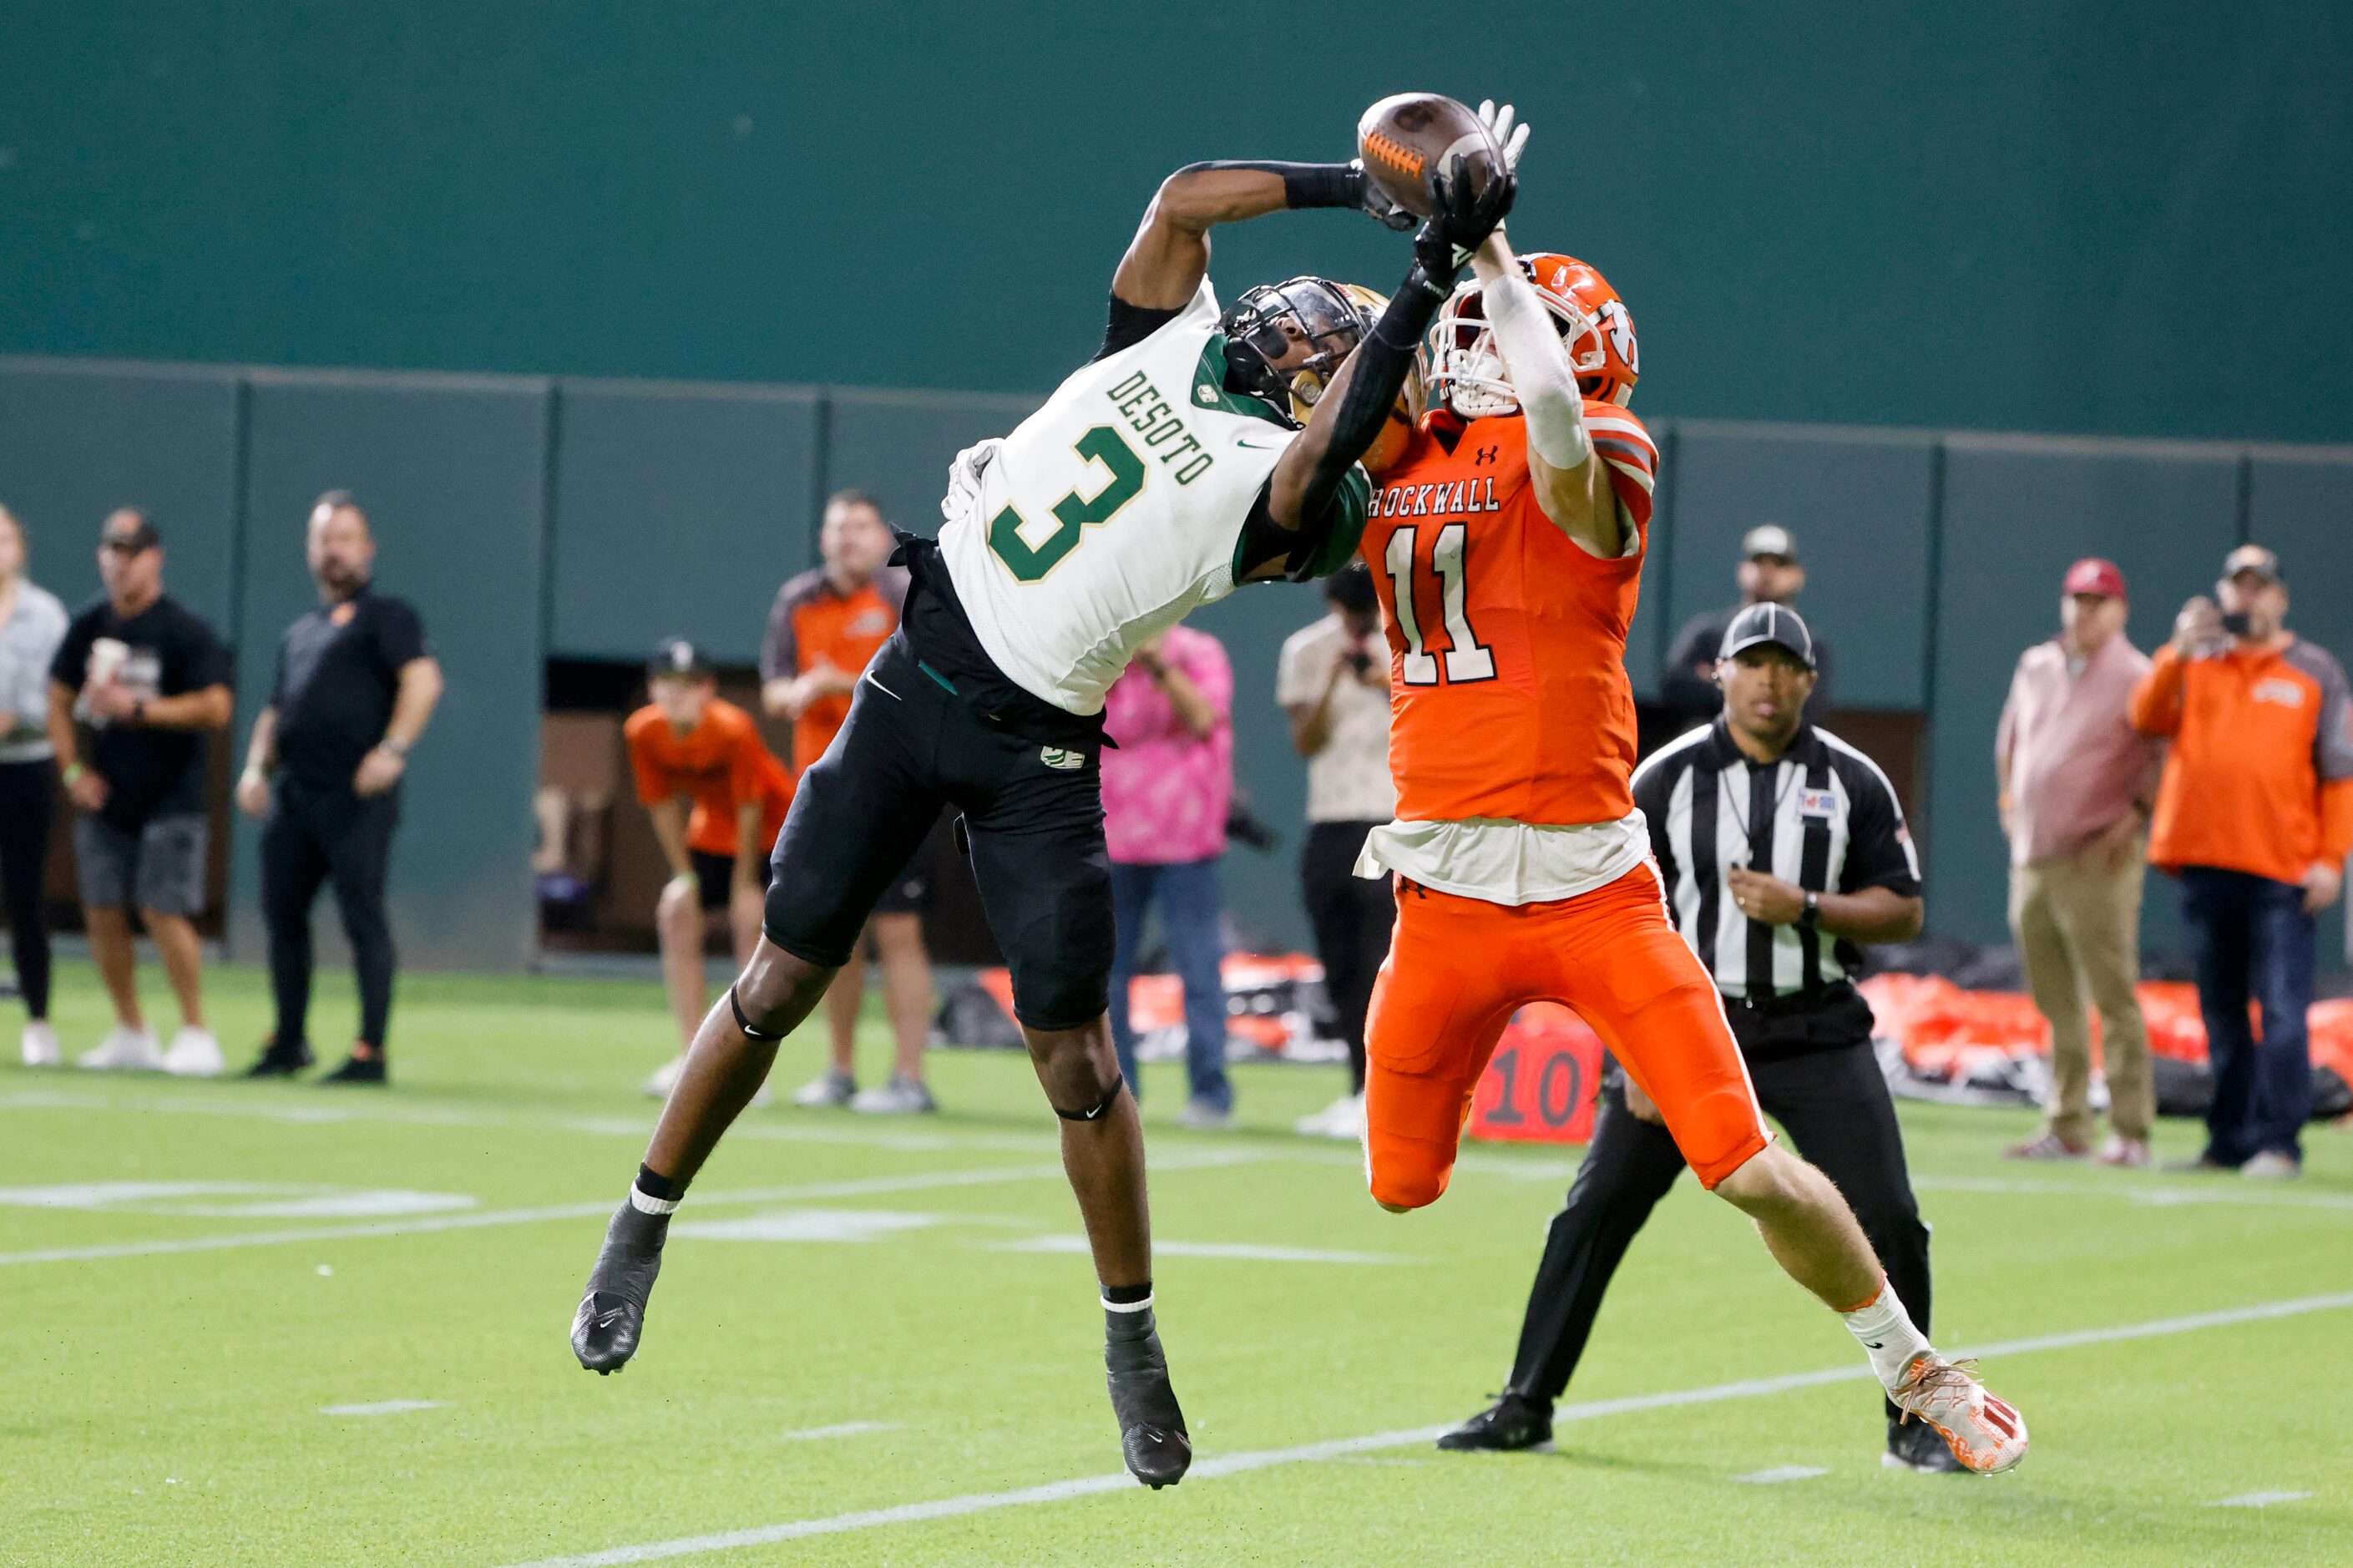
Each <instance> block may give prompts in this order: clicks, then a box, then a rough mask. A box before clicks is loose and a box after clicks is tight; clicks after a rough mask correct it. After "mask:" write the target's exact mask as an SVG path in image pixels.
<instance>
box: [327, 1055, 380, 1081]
mask: <svg viewBox="0 0 2353 1568" xmlns="http://www.w3.org/2000/svg"><path fill="white" fill-rule="evenodd" d="M391 1081H392V1075H391V1074H390V1073H389V1072H388V1071H386V1070H385V1065H384V1058H382V1057H380V1056H378V1057H346V1058H343V1066H341V1067H339V1068H336V1069H335V1070H334V1071H332V1072H322V1073H321V1074H320V1075H319V1076H318V1077H317V1078H314V1079H311V1082H312V1083H365V1084H388V1083H390V1082H391Z"/></svg>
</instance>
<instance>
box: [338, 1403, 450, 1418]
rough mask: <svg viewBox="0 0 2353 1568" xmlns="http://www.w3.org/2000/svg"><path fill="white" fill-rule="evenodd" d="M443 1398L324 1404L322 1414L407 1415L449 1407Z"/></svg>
mask: <svg viewBox="0 0 2353 1568" xmlns="http://www.w3.org/2000/svg"><path fill="white" fill-rule="evenodd" d="M447 1408H448V1401H447V1400H442V1399H378V1400H374V1401H372V1402H370V1403H368V1404H365V1405H321V1406H319V1414H320V1415H406V1414H407V1413H408V1412H409V1411H412V1410H442V1409H447Z"/></svg>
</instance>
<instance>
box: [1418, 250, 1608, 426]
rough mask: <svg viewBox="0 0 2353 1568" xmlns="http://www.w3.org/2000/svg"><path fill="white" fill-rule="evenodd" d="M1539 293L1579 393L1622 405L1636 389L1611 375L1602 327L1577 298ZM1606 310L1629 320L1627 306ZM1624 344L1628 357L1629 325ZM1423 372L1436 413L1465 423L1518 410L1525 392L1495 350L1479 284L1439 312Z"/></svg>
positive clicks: (1528, 264)
mask: <svg viewBox="0 0 2353 1568" xmlns="http://www.w3.org/2000/svg"><path fill="white" fill-rule="evenodd" d="M1519 263H1520V270H1521V271H1522V272H1524V273H1525V274H1526V275H1527V278H1528V280H1529V282H1530V283H1532V284H1534V283H1535V280H1536V268H1535V263H1533V262H1532V261H1530V260H1529V259H1528V258H1526V257H1521V258H1519ZM1535 293H1536V298H1537V299H1538V300H1542V301H1543V302H1544V307H1545V310H1546V311H1547V312H1549V313H1550V315H1551V316H1552V319H1553V323H1554V325H1555V326H1556V327H1557V328H1558V329H1559V331H1560V335H1561V341H1562V342H1563V343H1564V344H1565V345H1566V346H1567V351H1568V363H1569V369H1570V371H1571V372H1572V373H1573V374H1575V375H1576V377H1577V390H1578V391H1579V392H1581V393H1582V394H1584V395H1586V396H1588V397H1592V398H1598V399H1599V400H1601V401H1602V402H1605V403H1614V404H1617V405H1620V406H1621V407H1622V406H1623V405H1625V404H1626V403H1627V402H1628V401H1629V399H1630V398H1631V396H1632V395H1633V391H1634V385H1633V383H1632V382H1630V381H1626V380H1622V379H1620V378H1619V377H1618V376H1616V375H1613V374H1610V367H1609V353H1608V352H1607V350H1606V349H1605V348H1604V347H1603V344H1602V338H1601V334H1602V332H1603V331H1604V330H1605V326H1604V323H1603V322H1602V321H1601V320H1600V319H1599V318H1597V317H1595V316H1593V315H1591V314H1589V313H1588V312H1587V311H1586V310H1585V309H1584V308H1583V307H1582V306H1581V305H1579V304H1578V303H1577V301H1576V300H1573V299H1568V298H1566V297H1564V296H1563V295H1561V294H1558V293H1556V292H1555V291H1554V290H1552V289H1547V288H1545V287H1543V286H1542V285H1540V284H1538V285H1537V286H1536V290H1535ZM1604 310H1605V311H1614V312H1616V314H1617V316H1618V317H1620V318H1624V317H1625V307H1624V306H1623V305H1621V304H1620V303H1618V301H1617V300H1614V299H1613V300H1610V301H1609V304H1608V305H1606V306H1605V307H1604ZM1622 338H1623V349H1622V351H1621V352H1624V353H1629V354H1630V353H1631V352H1632V348H1633V336H1632V331H1631V323H1630V321H1628V322H1627V326H1626V330H1625V331H1624V332H1623V334H1622ZM1421 370H1422V380H1423V382H1424V383H1425V384H1427V386H1428V388H1429V398H1430V406H1431V407H1432V408H1443V409H1445V410H1447V411H1448V412H1449V413H1451V414H1452V415H1453V416H1455V417H1456V418H1458V419H1462V420H1466V421H1467V420H1472V419H1492V418H1494V417H1496V416H1501V415H1506V414H1516V413H1518V412H1519V407H1520V399H1519V394H1518V393H1517V392H1515V391H1514V389H1513V386H1512V374H1511V371H1510V369H1509V368H1508V367H1507V366H1506V365H1505V364H1504V356H1503V353H1502V351H1501V350H1499V349H1498V348H1497V347H1496V346H1495V330H1494V328H1493V327H1492V326H1491V325H1489V324H1488V321H1487V311H1486V307H1485V304H1484V302H1483V301H1482V299H1481V297H1480V291H1479V285H1478V283H1477V281H1476V280H1473V279H1466V280H1464V281H1463V283H1462V284H1461V286H1459V287H1458V288H1457V289H1455V290H1454V292H1453V293H1452V294H1451V295H1449V296H1448V297H1447V300H1446V303H1445V305H1444V306H1443V307H1441V308H1440V310H1439V313H1438V321H1437V322H1436V323H1435V324H1434V325H1432V327H1431V328H1430V335H1429V337H1427V338H1426V339H1424V340H1423V342H1422V347H1421Z"/></svg>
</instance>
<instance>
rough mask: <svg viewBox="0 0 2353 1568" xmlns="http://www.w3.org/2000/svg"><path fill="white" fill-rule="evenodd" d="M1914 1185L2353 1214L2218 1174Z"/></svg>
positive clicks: (2339, 1199) (1918, 1182)
mask: <svg viewBox="0 0 2353 1568" xmlns="http://www.w3.org/2000/svg"><path fill="white" fill-rule="evenodd" d="M1912 1184H1913V1186H1915V1188H1918V1189H1919V1190H1920V1191H1922V1192H1946V1193H1986V1194H1995V1195H1998V1196H2002V1197H2036V1198H2118V1199H2122V1200H2123V1201H2124V1202H2126V1203H2128V1204H2139V1205H2144V1206H2146V1207H2148V1208H2185V1207H2189V1206H2191V1205H2198V1204H2236V1205H2245V1206H2247V1207H2249V1208H2290V1209H2335V1210H2337V1211H2339V1212H2341V1213H2347V1214H2353V1193H2282V1192H2266V1191H2263V1190H2261V1189H2257V1190H2254V1191H2250V1190H2249V1184H2247V1183H2245V1182H2244V1181H2242V1179H2241V1178H2238V1177H2233V1176H2214V1177H2211V1178H2208V1179H2207V1181H2205V1182H2201V1183H2198V1184H2176V1185H2172V1186H2163V1187H2155V1186H2142V1185H2139V1184H2136V1183H2134V1182H2132V1181H2131V1180H2130V1179H2129V1178H2127V1179H2126V1180H2123V1181H2117V1182H2105V1183H2092V1182H2050V1181H2035V1180H2032V1179H2031V1178H2021V1177H2015V1176H1936V1175H1915V1176H1914V1177H1913V1178H1912Z"/></svg>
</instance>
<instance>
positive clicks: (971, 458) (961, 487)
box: [940, 436, 1005, 522]
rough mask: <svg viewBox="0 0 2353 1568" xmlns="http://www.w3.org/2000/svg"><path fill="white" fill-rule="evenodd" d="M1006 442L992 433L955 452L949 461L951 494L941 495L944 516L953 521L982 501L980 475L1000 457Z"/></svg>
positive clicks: (941, 514)
mask: <svg viewBox="0 0 2353 1568" xmlns="http://www.w3.org/2000/svg"><path fill="white" fill-rule="evenodd" d="M1004 445H1005V437H1002V436H991V437H989V438H988V439H987V440H986V441H976V442H975V443H974V444H973V445H971V446H969V447H965V449H964V450H963V451H961V452H958V453H957V454H956V455H955V461H953V462H951V463H949V464H948V493H947V494H946V495H944V496H943V497H942V498H940V516H941V517H942V518H944V519H945V520H946V521H949V522H954V521H955V520H956V519H958V518H960V517H964V516H966V515H968V514H969V513H971V512H972V511H973V510H974V509H975V508H976V507H977V506H978V505H979V504H980V476H981V475H982V474H984V473H987V471H988V465H989V464H991V463H993V462H995V461H996V460H997V450H998V448H1000V447H1003V446H1004Z"/></svg>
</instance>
